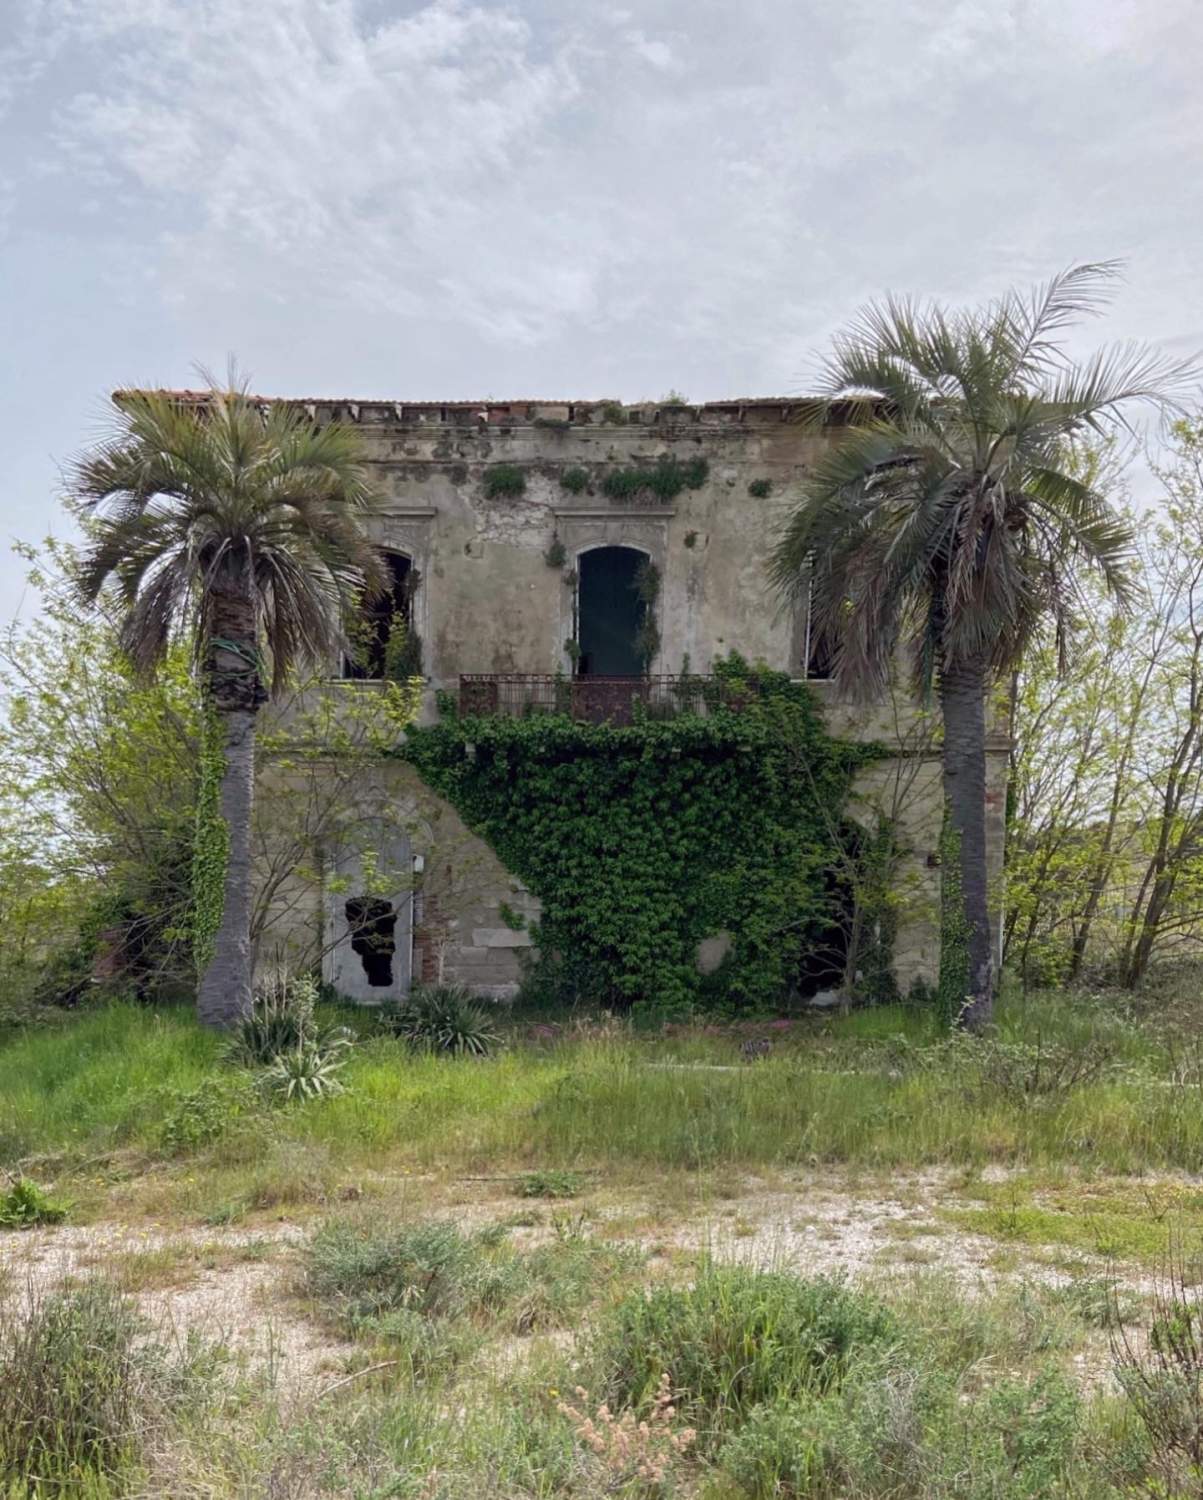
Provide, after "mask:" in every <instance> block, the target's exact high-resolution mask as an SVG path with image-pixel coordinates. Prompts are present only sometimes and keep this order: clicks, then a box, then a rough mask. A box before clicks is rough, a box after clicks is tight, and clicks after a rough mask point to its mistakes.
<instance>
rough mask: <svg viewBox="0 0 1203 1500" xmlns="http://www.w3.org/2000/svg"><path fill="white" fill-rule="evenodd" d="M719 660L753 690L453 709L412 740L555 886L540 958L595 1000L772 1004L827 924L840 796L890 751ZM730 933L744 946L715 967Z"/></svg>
mask: <svg viewBox="0 0 1203 1500" xmlns="http://www.w3.org/2000/svg"><path fill="white" fill-rule="evenodd" d="M721 671H722V672H723V673H724V674H725V675H727V676H728V677H729V678H731V679H733V680H734V681H735V682H736V683H738V684H739V693H738V695H737V696H738V697H741V698H742V700H743V701H742V702H740V703H738V705H737V706H734V707H725V706H716V707H714V708H713V709H712V710H711V711H710V713H709V714H707V715H705V716H703V715H701V714H685V715H681V716H680V717H676V718H670V719H656V720H652V719H647V720H644V721H642V722H636V723H635V724H633V725H630V726H626V727H614V726H611V725H590V724H580V723H575V722H573V721H572V720H571V719H569V718H567V717H561V716H559V715H553V714H545V715H544V714H540V715H535V716H532V717H529V718H521V719H507V718H463V719H460V718H457V717H455V716H450V717H446V718H444V720H443V721H442V722H441V723H438V724H435V725H431V726H428V727H425V728H420V729H416V730H412V731H411V732H410V735H409V737H408V739H407V741H406V743H405V745H404V746H403V747H402V748H401V750H400V751H399V754H401V755H402V756H403V757H404V758H405V759H406V760H408V761H409V762H410V763H411V764H412V765H413V766H414V767H415V768H416V769H417V770H418V772H419V774H420V775H421V776H422V778H423V779H424V780H425V781H426V783H427V784H428V785H429V786H430V787H431V788H432V789H433V790H434V791H436V792H437V793H439V794H440V795H441V796H442V797H445V798H446V799H447V800H448V801H449V802H450V803H451V804H452V806H454V807H455V809H456V810H457V812H458V813H459V814H460V816H461V817H462V818H463V819H464V821H465V822H466V823H467V825H468V826H469V827H470V828H472V829H473V830H475V831H476V832H477V833H478V834H480V835H481V836H482V837H483V838H484V839H485V841H486V842H487V843H488V844H489V845H491V847H492V848H493V849H494V851H495V852H496V854H497V855H498V857H499V858H500V859H501V861H502V863H503V864H504V865H505V866H506V867H507V868H508V869H509V870H511V871H512V872H513V874H514V875H516V876H517V877H518V878H519V879H520V880H522V881H523V882H524V884H525V885H526V886H527V887H528V888H529V889H530V890H531V891H532V892H533V893H534V894H535V895H536V896H537V897H538V898H539V899H540V901H541V902H542V907H543V915H542V919H541V922H540V926H539V931H538V933H537V934H536V937H537V941H538V945H539V948H540V950H541V953H542V955H543V961H544V962H545V963H554V964H557V965H558V966H559V967H560V968H561V969H562V970H565V971H567V972H568V973H570V974H571V975H572V976H573V981H574V984H575V985H576V987H577V988H578V990H579V991H581V992H582V993H585V994H587V995H588V996H589V998H592V999H595V1000H600V1001H602V1002H606V1003H611V1004H616V1005H636V1004H637V1005H646V1006H649V1007H652V1008H655V1009H657V1010H667V1011H674V1010H678V1009H681V1008H684V1007H686V1006H688V1005H690V1004H692V1003H696V1002H698V1001H699V1000H701V1001H705V1000H707V999H710V1000H712V1001H717V1002H718V1003H721V1004H723V1005H731V1006H734V1007H748V1008H754V1007H759V1006H767V1005H771V1004H773V1003H775V1002H777V1001H779V1000H780V999H781V997H782V996H783V994H784V993H786V991H787V990H788V988H789V986H790V984H791V982H792V980H793V977H794V975H795V974H796V972H797V968H798V964H799V960H800V957H801V955H802V954H803V953H804V952H805V951H806V949H807V947H808V945H810V944H812V943H815V942H818V941H820V940H822V939H823V937H824V936H825V935H826V934H827V931H828V929H829V926H830V922H831V918H832V901H833V882H832V880H831V874H830V872H831V870H832V869H833V867H836V866H838V865H839V864H840V862H841V854H842V853H844V852H846V851H842V850H841V849H840V848H839V847H838V845H839V840H840V837H841V826H840V825H841V809H842V808H843V805H844V802H845V799H846V797H847V795H848V792H849V788H850V784H851V781H852V778H853V776H854V775H855V773H856V771H857V769H858V768H859V767H860V766H862V765H864V764H865V763H866V762H867V761H868V760H871V759H874V758H875V757H876V756H877V755H878V754H879V753H880V752H879V751H878V750H877V749H876V748H875V747H874V746H871V745H865V744H859V745H852V744H845V743H842V742H840V741H837V740H834V739H832V738H831V737H829V736H828V735H827V734H826V732H825V731H824V728H823V725H822V723H821V721H820V718H819V715H818V713H817V711H816V709H815V707H814V704H813V702H812V700H811V696H810V693H809V692H808V690H807V689H806V687H805V685H804V684H801V683H798V682H793V681H791V680H790V679H789V677H788V676H786V675H785V674H784V673H777V672H771V671H768V670H763V669H761V670H753V669H751V668H748V667H747V666H746V665H745V664H744V663H742V662H741V661H740V660H739V659H738V658H733V659H731V660H730V661H728V662H727V663H725V664H724V665H723V666H722V667H721ZM720 933H726V934H729V935H730V938H731V940H732V941H731V949H730V953H729V955H728V957H727V959H726V960H725V961H724V963H723V965H722V968H721V970H720V971H719V973H718V974H716V975H712V976H706V975H703V974H701V973H700V972H699V969H698V965H697V960H696V953H697V947H698V944H699V942H700V941H701V940H702V939H704V938H707V937H712V936H715V935H717V934H720Z"/></svg>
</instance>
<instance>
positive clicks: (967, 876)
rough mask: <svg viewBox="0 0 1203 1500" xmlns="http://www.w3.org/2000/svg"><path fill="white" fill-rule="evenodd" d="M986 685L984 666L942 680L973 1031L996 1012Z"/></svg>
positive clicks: (962, 1017) (967, 1014)
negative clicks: (988, 856) (988, 852)
mask: <svg viewBox="0 0 1203 1500" xmlns="http://www.w3.org/2000/svg"><path fill="white" fill-rule="evenodd" d="M986 681H987V671H986V667H985V664H984V663H970V664H968V665H965V666H960V667H956V668H953V669H951V670H949V671H945V672H943V673H942V674H941V677H940V708H941V711H942V713H943V717H944V797H945V804H946V806H947V808H948V816H949V820H950V822H951V825H952V829H953V831H954V833H955V834H956V839H957V846H958V850H959V858H960V888H961V890H960V894H961V902H962V905H963V913H962V914H961V915H962V916H963V922H964V931H965V939H966V947H967V950H968V959H969V964H968V974H967V975H966V981H965V1000H964V1004H963V1006H962V1008H961V1010H960V1012H959V1015H958V1016H957V1021H958V1024H959V1025H961V1026H963V1027H965V1029H966V1030H967V1031H981V1030H982V1029H983V1027H985V1026H988V1025H989V1023H990V1020H991V1017H992V1015H993V1010H994V943H993V938H992V934H991V931H990V903H989V890H988V874H987V865H986Z"/></svg>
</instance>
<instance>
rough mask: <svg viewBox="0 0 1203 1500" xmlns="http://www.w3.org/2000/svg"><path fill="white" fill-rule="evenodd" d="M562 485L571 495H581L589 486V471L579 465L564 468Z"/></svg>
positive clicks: (561, 477) (561, 475) (561, 476)
mask: <svg viewBox="0 0 1203 1500" xmlns="http://www.w3.org/2000/svg"><path fill="white" fill-rule="evenodd" d="M560 485H561V487H562V488H563V489H566V490H567V491H568V493H569V494H570V495H579V494H581V493H583V491H585V490H587V489H588V488H589V474H588V471H587V470H585V469H582V468H580V467H579V466H574V467H573V468H570V469H564V470H562V471H561V473H560Z"/></svg>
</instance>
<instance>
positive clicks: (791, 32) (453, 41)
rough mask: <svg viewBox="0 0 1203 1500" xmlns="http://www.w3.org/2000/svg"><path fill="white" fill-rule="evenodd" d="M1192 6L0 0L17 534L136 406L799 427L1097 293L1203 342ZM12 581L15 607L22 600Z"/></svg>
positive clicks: (1136, 328) (1176, 334)
mask: <svg viewBox="0 0 1203 1500" xmlns="http://www.w3.org/2000/svg"><path fill="white" fill-rule="evenodd" d="M1201 70H1203V5H1200V4H1199V3H1198V0H1028V3H1024V0H1012V3H1007V0H830V3H829V0H743V3H742V4H732V3H730V0H721V3H720V0H637V3H631V4H627V5H625V6H623V5H611V4H603V3H595V0H514V3H503V0H488V3H479V4H471V3H467V0H464V3H456V0H435V3H431V4H418V3H403V0H254V3H251V0H0V329H2V330H3V343H2V344H0V349H2V351H3V353H2V355H0V359H2V364H3V368H2V372H0V381H2V383H3V389H2V390H0V423H2V424H3V430H4V438H5V442H4V454H5V462H4V473H3V479H2V480H0V483H2V484H3V487H4V510H3V527H2V529H3V532H4V533H5V534H6V535H7V536H16V537H22V538H37V537H38V536H40V535H43V534H44V533H45V532H46V531H47V530H48V529H50V528H51V527H56V528H57V529H59V530H61V529H62V522H61V520H60V519H59V518H58V516H57V499H56V493H57V488H58V482H57V474H58V465H59V464H60V463H61V462H62V461H63V460H65V459H67V458H69V457H70V456H71V455H72V454H73V453H75V452H76V451H78V449H79V448H80V447H81V445H82V444H84V443H85V442H86V441H87V439H88V438H89V437H90V436H92V435H94V434H95V432H96V430H97V425H98V421H99V419H100V416H101V413H102V410H103V398H104V395H105V393H106V392H107V391H109V390H110V389H111V388H112V387H113V386H115V385H119V384H125V383H133V382H144V383H153V384H163V385H182V384H189V383H191V384H195V383H196V376H195V374H194V371H193V365H194V364H195V363H196V362H200V363H202V364H205V365H208V366H210V367H215V368H218V369H219V370H220V369H223V368H224V366H225V362H226V358H227V356H228V355H229V354H231V353H233V354H236V355H237V357H238V359H239V360H240V362H241V363H242V365H243V367H244V368H245V369H246V370H248V371H249V372H250V374H251V375H252V377H253V381H254V384H255V386H256V388H257V389H259V390H261V391H264V392H267V393H271V394H284V395H325V394H329V395H360V396H365V397H366V396H379V397H386V396H387V397H401V396H404V397H412V398H429V399H440V398H454V397H474V396H494V397H505V396H551V397H574V396H576V397H596V396H615V397H619V398H626V399H633V398H638V397H655V396H658V395H663V394H664V393H665V392H667V391H668V390H669V389H670V388H676V389H677V390H680V391H682V392H684V393H685V394H686V395H687V396H688V397H690V398H691V399H698V400H700V399H705V398H711V397H716V396H722V395H736V394H779V393H788V392H791V391H796V390H798V389H800V388H802V387H804V386H805V384H806V374H807V370H808V368H809V367H810V365H811V362H812V357H813V353H814V351H815V350H816V349H818V348H821V347H822V345H823V343H824V341H825V339H826V338H827V336H828V335H829V334H830V333H831V331H832V330H833V329H834V328H835V327H836V326H838V325H839V323H840V322H841V321H843V320H844V319H845V318H846V317H847V315H848V314H849V313H850V312H851V311H853V310H854V309H855V308H856V306H857V305H858V304H859V303H861V302H862V301H863V300H865V299H866V298H868V297H871V296H874V295H877V294H879V293H881V292H883V291H885V290H895V291H900V292H910V293H917V294H921V295H933V296H939V297H943V298H946V299H949V300H953V301H961V300H977V299H980V298H983V297H987V296H989V295H990V294H992V293H994V292H997V291H999V290H1000V289H1002V288H1003V287H1005V286H1006V285H1008V284H1009V283H1012V282H1026V281H1029V280H1032V279H1037V278H1040V277H1043V276H1045V275H1047V274H1049V273H1050V272H1052V271H1054V270H1056V269H1058V268H1060V267H1062V266H1064V265H1066V264H1067V263H1069V262H1071V261H1073V260H1078V259H1098V258H1102V257H1109V256H1122V257H1125V258H1126V259H1127V261H1128V271H1127V283H1126V285H1125V286H1124V287H1123V288H1122V289H1121V291H1120V294H1119V296H1118V298H1117V301H1116V303H1115V306H1114V309H1113V311H1112V312H1111V313H1110V314H1109V316H1108V317H1106V318H1105V319H1103V320H1100V321H1099V322H1097V323H1095V324H1094V325H1092V326H1091V327H1090V328H1089V330H1088V331H1087V333H1086V335H1085V336H1084V339H1083V347H1085V346H1086V345H1087V344H1088V343H1089V344H1092V343H1094V342H1097V341H1100V340H1104V339H1112V338H1124V337H1132V336H1135V337H1141V338H1146V339H1150V340H1154V341H1157V342H1159V343H1162V344H1164V345H1166V346H1167V347H1169V348H1172V349H1173V350H1174V351H1176V352H1182V353H1186V352H1189V351H1192V350H1194V349H1197V348H1199V347H1201V346H1203V286H1201V280H1203V253H1201V233H1200V231H1201V229H1203V203H1201V196H1203V171H1201V170H1200V167H1201V161H1200V147H1201V146H1203V89H1201V88H1200V86H1199V78H1200V73H1201ZM20 575H21V569H20V566H19V564H18V563H17V562H16V561H15V560H14V559H11V558H10V557H8V556H7V555H5V556H4V557H3V558H0V603H2V604H3V606H4V608H3V613H4V614H5V615H10V614H11V612H12V610H13V608H15V606H16V604H17V601H18V599H19V596H20Z"/></svg>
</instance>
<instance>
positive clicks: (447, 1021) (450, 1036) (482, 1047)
mask: <svg viewBox="0 0 1203 1500" xmlns="http://www.w3.org/2000/svg"><path fill="white" fill-rule="evenodd" d="M380 1024H381V1026H383V1027H384V1028H385V1030H387V1031H389V1032H391V1033H392V1035H393V1036H398V1037H401V1038H402V1039H403V1040H404V1041H406V1042H408V1043H409V1045H410V1046H411V1047H413V1048H415V1049H417V1050H422V1051H427V1052H445V1053H450V1054H452V1055H454V1056H467V1057H487V1056H488V1055H489V1053H490V1052H492V1051H493V1050H494V1049H495V1048H496V1047H497V1045H498V1043H499V1042H500V1037H499V1035H498V1033H497V1030H496V1028H495V1027H494V1025H493V1023H492V1020H491V1019H490V1017H489V1016H488V1015H487V1014H486V1012H485V1011H484V1010H483V1008H482V1007H481V1006H479V1005H477V1004H476V1002H475V1001H474V1000H473V998H472V995H471V993H470V991H468V990H467V989H465V988H464V986H463V985H459V984H436V985H415V986H414V988H413V990H412V992H411V993H410V996H409V998H408V1000H405V1001H403V1002H402V1003H401V1004H399V1005H383V1006H381V1008H380Z"/></svg>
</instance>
